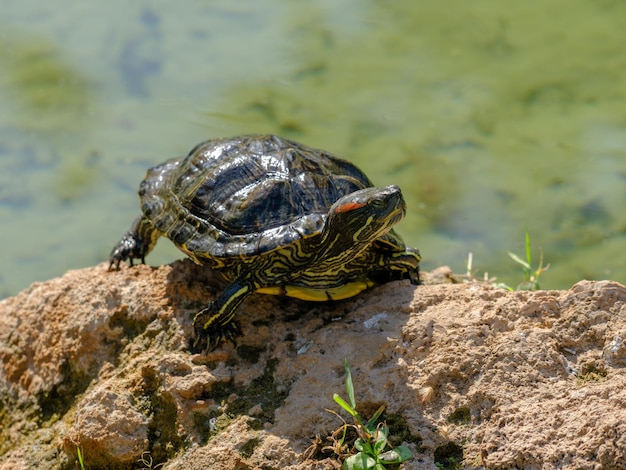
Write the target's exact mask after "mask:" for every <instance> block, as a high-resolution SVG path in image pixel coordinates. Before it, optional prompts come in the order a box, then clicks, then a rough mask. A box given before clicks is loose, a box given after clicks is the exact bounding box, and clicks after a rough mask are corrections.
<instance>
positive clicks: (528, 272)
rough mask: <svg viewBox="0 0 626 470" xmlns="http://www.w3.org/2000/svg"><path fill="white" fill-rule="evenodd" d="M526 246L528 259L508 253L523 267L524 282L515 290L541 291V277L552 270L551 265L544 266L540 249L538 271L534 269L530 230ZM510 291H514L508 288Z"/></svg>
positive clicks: (527, 234)
mask: <svg viewBox="0 0 626 470" xmlns="http://www.w3.org/2000/svg"><path fill="white" fill-rule="evenodd" d="M525 246H526V259H525V260H524V259H522V258H521V257H520V256H518V255H516V254H515V253H512V252H510V251H509V252H508V253H509V256H510V257H511V259H513V261H515V262H516V263H517V264H519V265H521V266H522V270H523V272H524V281H522V282H521V283H520V284H519V285H518V286H517V288H516V289H515V290H539V289H540V287H539V276H541V273H543V272H544V271H547V270H548V269H549V268H550V264H547V265H546V266H544V265H543V250H542V249H541V248H539V265H538V266H537V268H536V269H534V268H533V267H532V257H531V253H530V251H531V250H530V234H529V233H528V230H526V238H525ZM506 288H507V289H508V290H513V289H512V288H510V287H508V286H506Z"/></svg>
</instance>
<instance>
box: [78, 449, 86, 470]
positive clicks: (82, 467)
mask: <svg viewBox="0 0 626 470" xmlns="http://www.w3.org/2000/svg"><path fill="white" fill-rule="evenodd" d="M76 457H77V458H78V465H79V466H80V470H85V462H84V461H83V451H82V450H80V447H77V448H76Z"/></svg>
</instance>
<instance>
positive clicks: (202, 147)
mask: <svg viewBox="0 0 626 470" xmlns="http://www.w3.org/2000/svg"><path fill="white" fill-rule="evenodd" d="M369 186H373V185H372V183H371V181H370V180H369V179H368V178H367V177H366V176H365V175H364V174H363V173H362V172H361V171H360V170H359V169H358V168H357V167H355V166H354V165H353V164H351V163H349V162H347V161H345V160H342V159H340V158H337V157H335V156H333V155H331V154H329V153H327V152H324V151H322V150H316V149H313V148H310V147H307V146H304V145H302V144H299V143H297V142H294V141H291V140H287V139H282V138H279V137H276V136H274V135H248V136H239V137H234V138H227V139H213V140H208V141H206V142H203V143H201V144H199V145H197V146H196V147H194V148H193V149H192V150H191V152H190V153H189V155H187V157H185V158H182V159H173V160H169V161H167V162H165V163H163V164H161V165H158V166H156V167H154V168H151V169H150V170H148V173H147V175H146V178H145V179H144V181H143V182H142V183H141V186H140V190H139V195H140V198H141V207H142V210H143V212H144V214H145V215H146V216H147V217H148V218H149V219H150V220H151V222H152V224H153V225H154V226H155V227H156V228H157V229H158V230H159V231H161V232H162V233H164V234H165V235H166V236H167V237H168V238H170V239H171V240H172V241H173V242H174V243H175V244H176V245H178V246H179V247H180V248H181V249H182V250H183V251H185V252H186V253H187V254H188V255H189V256H191V257H192V258H194V259H195V260H196V261H197V262H204V261H207V260H215V259H216V258H222V257H251V256H254V255H257V254H261V253H265V252H267V251H271V250H274V249H278V248H281V247H284V246H286V245H289V244H291V243H294V242H296V241H297V240H300V239H301V238H304V237H309V236H313V235H316V234H317V233H319V232H320V230H321V229H322V227H323V224H324V221H325V219H326V215H327V213H328V209H329V208H330V206H331V205H332V204H333V203H334V202H335V201H337V200H338V199H339V198H341V197H342V196H345V195H347V194H350V193H353V192H355V191H358V190H359V189H363V188H366V187H369Z"/></svg>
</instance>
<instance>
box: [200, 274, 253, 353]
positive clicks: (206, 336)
mask: <svg viewBox="0 0 626 470" xmlns="http://www.w3.org/2000/svg"><path fill="white" fill-rule="evenodd" d="M252 292H254V288H253V286H252V284H251V283H249V282H246V281H235V282H233V283H232V284H230V285H229V286H228V287H227V288H226V289H225V290H224V292H222V294H221V295H220V296H219V297H218V298H217V299H215V300H214V301H213V302H211V303H210V304H209V305H208V306H207V307H206V308H204V309H202V310H200V311H199V312H198V313H197V314H196V316H195V317H194V319H193V327H194V336H195V339H194V342H193V349H195V350H197V351H201V350H206V351H212V350H214V349H215V348H217V347H218V346H219V345H220V343H222V342H223V341H232V342H233V344H235V338H236V336H238V335H239V327H238V326H237V323H236V322H235V321H234V317H235V312H236V311H237V308H238V307H239V306H240V305H241V303H242V302H243V301H244V300H245V299H246V297H248V296H249V295H250V294H252Z"/></svg>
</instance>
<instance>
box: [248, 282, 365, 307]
mask: <svg viewBox="0 0 626 470" xmlns="http://www.w3.org/2000/svg"><path fill="white" fill-rule="evenodd" d="M373 286H374V282H372V281H369V280H367V281H353V282H348V283H347V284H344V285H342V286H338V287H330V288H327V289H313V288H310V287H302V286H270V287H261V288H260V289H257V290H256V291H255V292H259V293H261V294H270V295H286V296H287V297H294V298H296V299H300V300H308V301H311V302H327V301H329V300H343V299H349V298H350V297H354V296H355V295H357V294H358V293H360V292H363V291H364V290H366V289H369V288H370V287H373Z"/></svg>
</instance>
